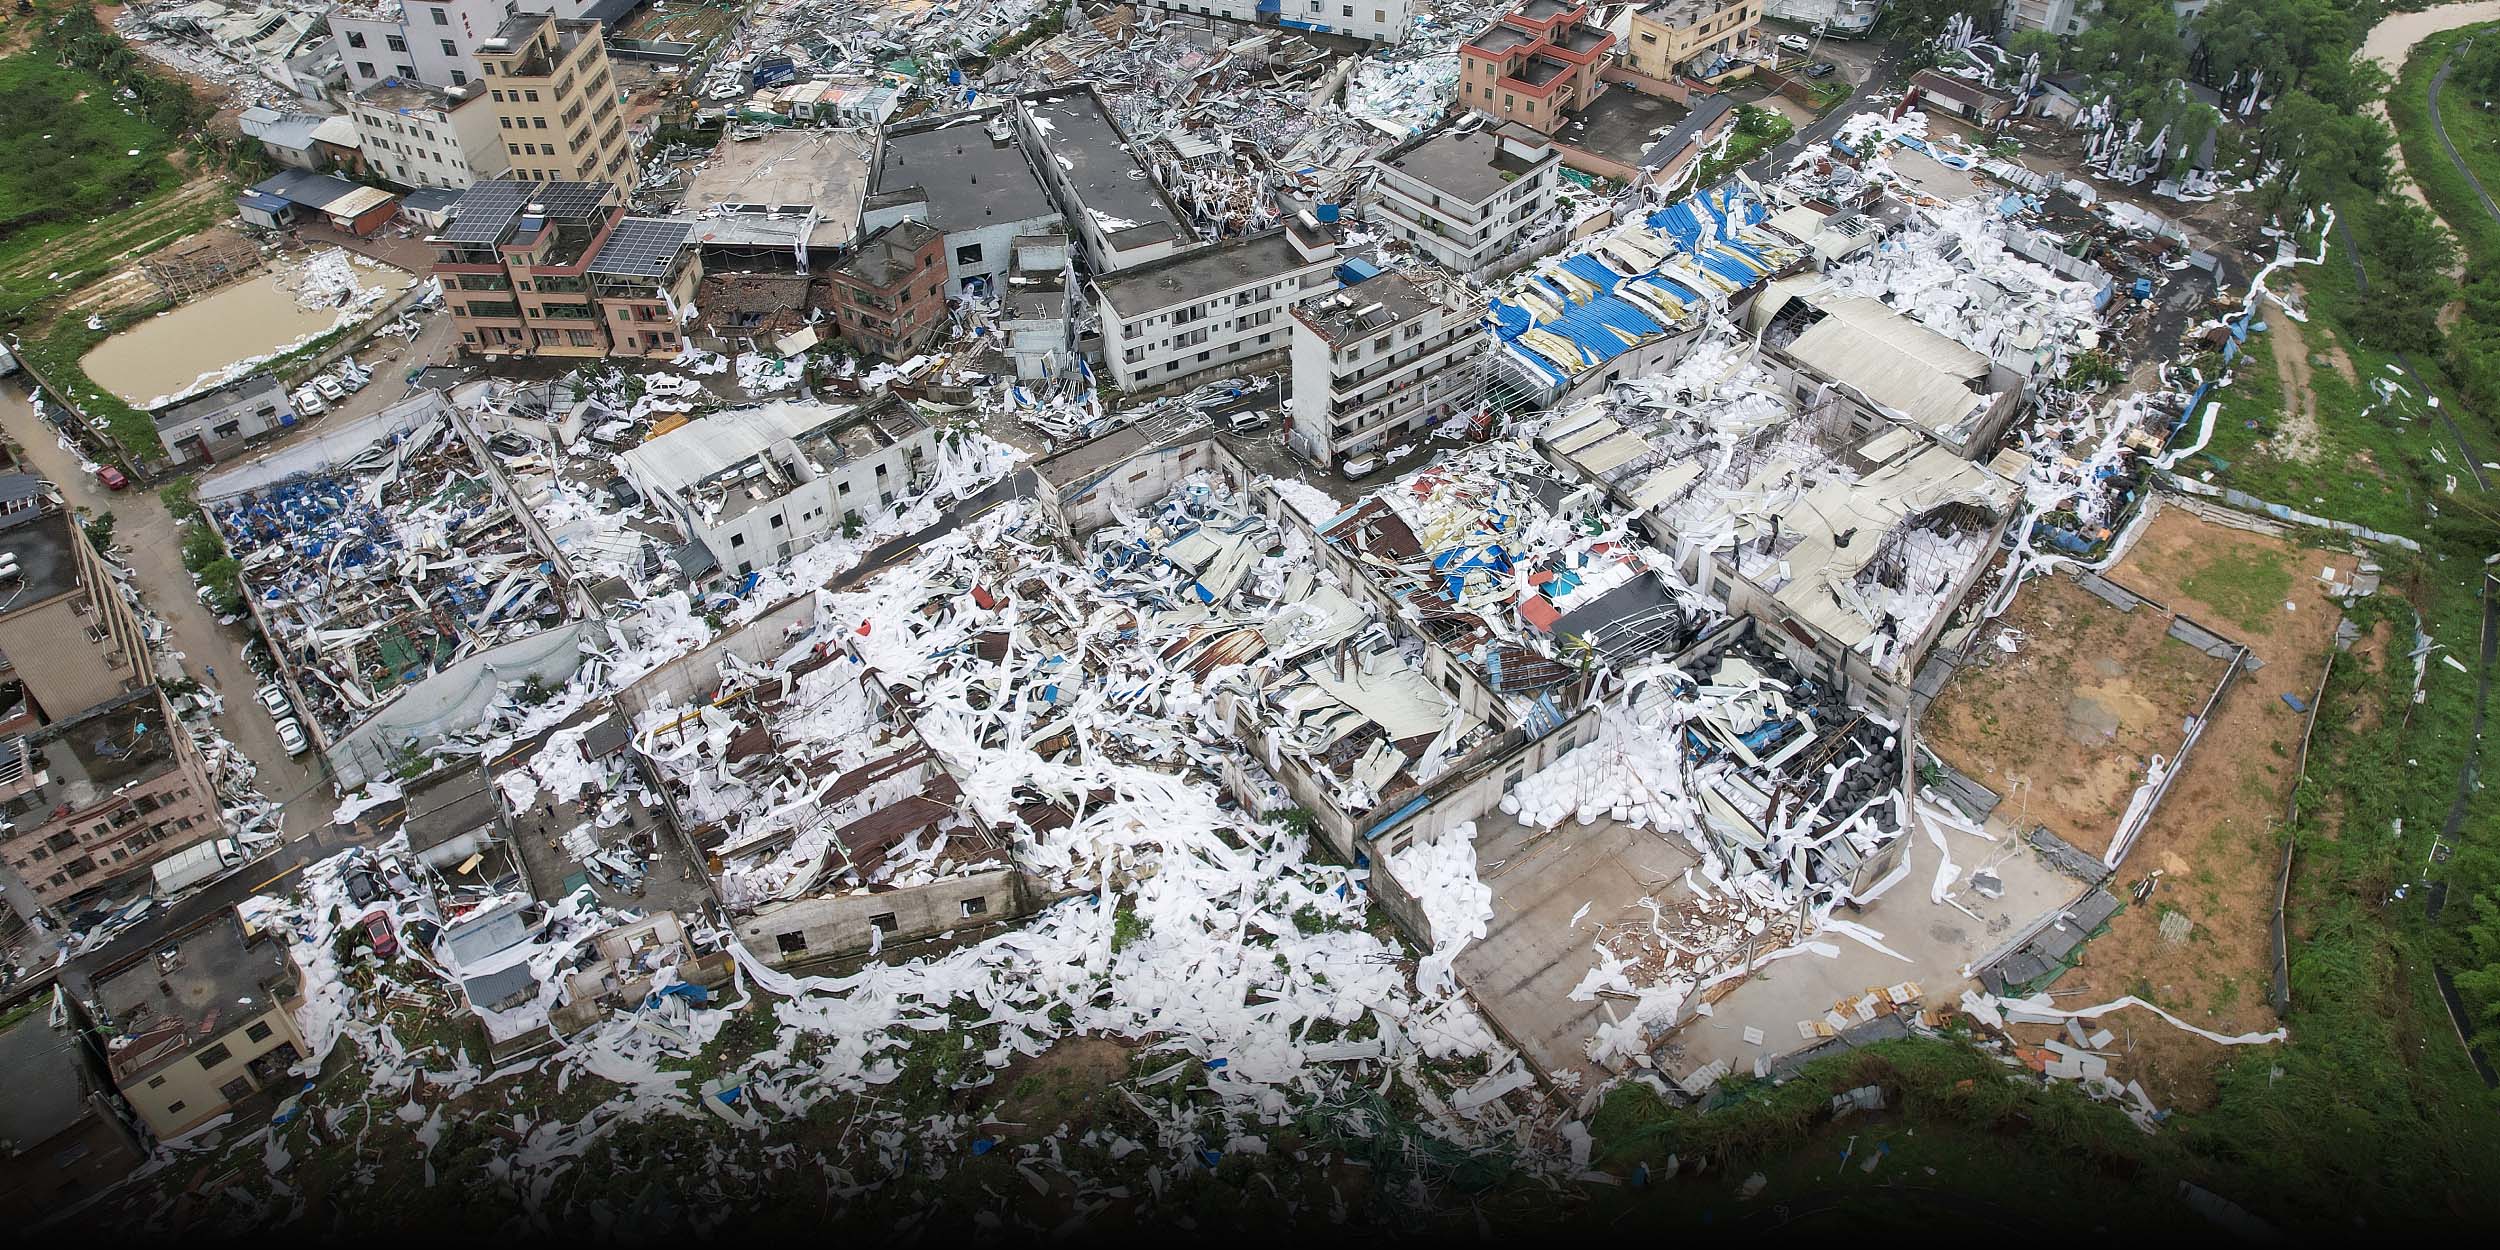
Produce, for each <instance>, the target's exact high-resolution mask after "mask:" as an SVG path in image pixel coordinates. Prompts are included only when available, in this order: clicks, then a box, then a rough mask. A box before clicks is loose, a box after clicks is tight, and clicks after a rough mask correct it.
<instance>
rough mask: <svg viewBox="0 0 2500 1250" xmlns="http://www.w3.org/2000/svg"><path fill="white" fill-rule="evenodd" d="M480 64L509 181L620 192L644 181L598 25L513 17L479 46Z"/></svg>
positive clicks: (537, 16) (527, 15)
mask: <svg viewBox="0 0 2500 1250" xmlns="http://www.w3.org/2000/svg"><path fill="white" fill-rule="evenodd" d="M477 57H478V63H479V65H480V66H482V67H483V68H484V69H485V71H486V77H485V79H484V82H485V85H486V92H487V99H488V105H489V107H491V108H493V109H494V110H495V122H496V125H497V126H498V127H499V128H500V130H501V132H502V135H503V142H504V153H505V157H506V159H508V160H510V161H511V162H512V171H511V173H510V174H508V175H506V176H507V177H512V178H521V179H528V180H531V181H536V182H606V183H612V184H614V185H616V186H620V187H631V186H633V185H634V184H635V183H636V182H637V181H639V180H640V178H641V171H640V170H639V169H638V168H637V166H636V162H635V160H634V152H633V149H632V147H631V145H629V144H628V143H626V141H625V110H624V109H623V108H622V107H621V103H622V102H621V100H620V99H619V97H618V95H617V90H616V75H615V74H614V73H612V72H610V71H609V69H608V44H607V37H606V36H605V35H604V34H602V33H600V29H599V23H597V22H591V21H569V20H564V19H559V18H554V17H547V16H544V15H541V14H535V13H515V14H513V15H512V16H511V18H510V19H508V20H506V21H505V22H504V24H503V29H501V30H499V31H497V32H495V36H494V38H491V39H488V40H485V41H484V42H482V43H480V44H478V48H477Z"/></svg>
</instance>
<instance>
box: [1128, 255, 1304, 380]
mask: <svg viewBox="0 0 2500 1250" xmlns="http://www.w3.org/2000/svg"><path fill="white" fill-rule="evenodd" d="M1336 265H1337V245H1336V243H1335V242H1334V241H1332V240H1331V239H1329V238H1328V237H1327V236H1326V235H1324V234H1322V233H1320V231H1319V228H1318V227H1317V226H1316V225H1314V224H1312V223H1310V222H1308V221H1304V220H1299V219H1297V220H1295V221H1293V222H1291V223H1289V224H1287V225H1286V226H1285V228H1283V229H1281V230H1274V231H1270V232H1269V233H1267V234H1262V235H1256V236H1253V237H1251V238H1246V239H1231V240H1227V241H1225V242H1222V243H1214V244H1208V245H1206V246H1203V247H1199V248H1196V249H1194V250H1192V251H1188V252H1183V253H1181V254H1180V255H1178V256H1173V257H1169V258H1166V259H1164V260H1159V261H1154V262H1152V263H1149V264H1145V265H1140V266H1138V267H1136V268H1134V269H1126V270H1122V271H1121V272H1119V273H1115V274H1110V275H1107V276H1104V277H1100V278H1096V279H1095V280H1094V296H1095V299H1094V302H1095V305H1096V307H1097V308H1098V309H1099V310H1100V312H1101V318H1102V353H1103V363H1104V366H1105V368H1106V369H1107V370H1108V371H1109V373H1110V375H1111V380H1112V382H1113V383H1114V384H1115V385H1117V386H1119V387H1121V388H1122V389H1125V390H1138V389H1142V388H1145V387H1155V386H1163V385H1166V384H1168V383H1172V382H1177V381H1180V380H1182V379H1185V378H1188V377H1190V376H1192V375H1195V374H1200V373H1212V372H1217V371H1220V370H1227V369H1235V368H1238V367H1240V366H1241V365H1242V364H1243V363H1244V362H1246V361H1249V360H1251V359H1253V358H1255V357H1259V356H1265V355H1269V354H1272V353H1278V352H1282V351H1284V350H1285V347H1286V345H1287V344H1288V343H1289V342H1290V341H1291V338H1292V335H1291V333H1290V331H1291V328H1292V326H1291V321H1292V319H1291V317H1290V316H1289V315H1288V314H1289V313H1290V311H1291V309H1292V308H1293V306H1294V305H1295V304H1297V303H1300V302H1301V301H1303V300H1305V299H1308V298H1310V297H1312V296H1315V295H1320V294H1324V293H1326V292H1328V291H1332V290H1335V289H1336V286H1337V276H1336V272H1335V270H1336Z"/></svg>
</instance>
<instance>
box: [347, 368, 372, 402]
mask: <svg viewBox="0 0 2500 1250" xmlns="http://www.w3.org/2000/svg"><path fill="white" fill-rule="evenodd" d="M338 379H339V385H340V386H343V387H346V388H347V393H348V394H350V395H353V394H355V393H356V392H358V391H361V390H363V389H365V383H367V382H370V381H372V380H373V375H372V374H370V373H358V372H356V370H355V368H354V367H353V366H351V365H340V366H339V371H338Z"/></svg>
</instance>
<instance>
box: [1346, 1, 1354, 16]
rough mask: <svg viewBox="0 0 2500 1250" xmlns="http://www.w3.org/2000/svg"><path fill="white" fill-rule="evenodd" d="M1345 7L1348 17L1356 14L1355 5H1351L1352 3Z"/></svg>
mask: <svg viewBox="0 0 2500 1250" xmlns="http://www.w3.org/2000/svg"><path fill="white" fill-rule="evenodd" d="M1344 8H1345V15H1346V16H1347V17H1352V16H1354V6H1353V5H1350V4H1349V5H1346V6H1344Z"/></svg>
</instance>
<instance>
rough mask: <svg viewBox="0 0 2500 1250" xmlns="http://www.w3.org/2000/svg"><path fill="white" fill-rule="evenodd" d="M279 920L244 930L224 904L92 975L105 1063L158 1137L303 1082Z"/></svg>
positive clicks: (292, 973) (291, 975) (295, 998)
mask: <svg viewBox="0 0 2500 1250" xmlns="http://www.w3.org/2000/svg"><path fill="white" fill-rule="evenodd" d="M299 985H300V982H299V980H298V977H297V974H296V970H295V962H294V960H292V959H290V958H288V956H287V950H286V936H285V933H284V931H283V930H280V931H276V932H262V933H260V934H258V935H255V936H253V937H248V938H247V937H245V936H244V932H243V924H242V921H241V919H240V918H239V917H238V916H236V915H235V914H233V913H228V914H226V915H224V916H221V917H219V918H217V919H215V920H212V921H210V922H209V923H207V924H204V925H201V926H200V927H198V928H196V929H193V930H191V931H190V932H188V933H185V934H183V935H181V936H180V937H178V938H176V939H174V940H173V941H171V942H166V943H162V944H160V945H158V946H157V948H156V949H155V950H154V951H153V952H151V953H149V954H147V955H143V956H141V957H140V958H139V959H138V960H137V961H135V962H133V963H131V964H129V965H127V966H125V967H123V968H121V969H120V970H118V971H115V972H111V973H108V974H106V975H104V976H102V977H100V978H98V979H97V980H96V982H95V989H96V1005H97V1006H98V1007H101V1008H102V1009H103V1013H104V1014H103V1018H102V1019H99V1020H97V1021H96V1028H97V1031H98V1032H99V1033H101V1034H102V1035H103V1036H104V1039H105V1041H104V1054H105V1064H106V1066H107V1067H108V1068H109V1069H110V1071H111V1072H112V1076H113V1083H114V1084H115V1085H117V1086H119V1087H120V1088H121V1092H122V1098H123V1099H124V1100H125V1101H127V1102H128V1103H129V1104H130V1109H131V1110H133V1111H136V1112H138V1113H139V1118H140V1119H141V1120H143V1121H145V1122H146V1123H147V1126H148V1130H149V1131H150V1132H152V1133H154V1134H155V1135H156V1137H157V1139H158V1140H159V1141H162V1140H164V1139H166V1138H169V1137H176V1136H179V1135H181V1134H183V1133H185V1132H188V1131H190V1130H191V1129H193V1128H196V1127H198V1126H199V1125H200V1124H201V1123H203V1122H205V1121H206V1120H208V1119H209V1118H210V1117H212V1116H215V1115H218V1114H219V1113H221V1112H224V1111H226V1110H228V1109H229V1108H232V1107H235V1106H237V1105H239V1104H244V1103H252V1102H254V1101H255V1099H256V1098H259V1097H262V1096H265V1097H266V1101H267V1103H269V1104H274V1103H275V1102H276V1100H277V1099H278V1098H279V1097H282V1096H284V1095H285V1094H288V1093H292V1092H293V1091H295V1090H296V1089H298V1088H300V1087H301V1086H302V1085H303V1079H302V1078H300V1077H296V1076H293V1075H291V1074H289V1072H288V1071H287V1069H288V1068H290V1067H291V1066H293V1065H294V1064H295V1062H296V1061H297V1060H299V1059H301V1058H303V1056H304V1054H305V1050H304V1039H303V1037H302V1035H300V1034H298V1033H297V1032H296V1031H295V1008H296V1007H298V1006H300V1005H301V1004H302V1001H303V999H302V994H301V990H300V989H299Z"/></svg>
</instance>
